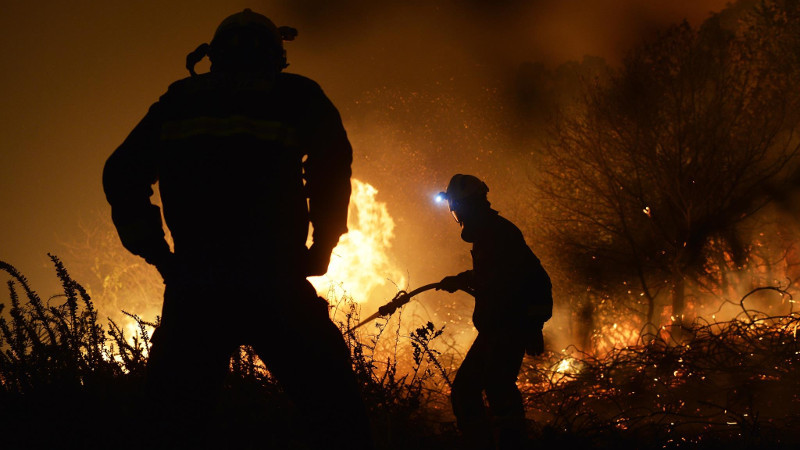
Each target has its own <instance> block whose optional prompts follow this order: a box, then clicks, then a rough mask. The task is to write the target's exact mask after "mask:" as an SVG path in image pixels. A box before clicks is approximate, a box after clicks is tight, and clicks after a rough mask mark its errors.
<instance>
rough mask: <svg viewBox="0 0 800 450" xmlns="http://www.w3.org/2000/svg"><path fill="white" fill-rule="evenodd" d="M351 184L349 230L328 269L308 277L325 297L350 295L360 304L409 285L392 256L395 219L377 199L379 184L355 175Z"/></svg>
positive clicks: (334, 253)
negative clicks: (324, 272)
mask: <svg viewBox="0 0 800 450" xmlns="http://www.w3.org/2000/svg"><path fill="white" fill-rule="evenodd" d="M351 186H352V194H351V196H350V210H349V215H348V218H347V228H348V232H347V233H346V234H345V235H343V236H342V237H341V238H340V239H339V243H338V244H337V245H336V247H335V248H334V249H333V254H332V256H331V262H330V265H329V266H328V272H327V273H326V274H325V275H323V276H321V277H309V279H308V280H309V281H310V282H311V284H312V285H314V287H315V288H316V289H317V292H318V293H319V294H320V295H321V296H323V297H324V296H326V295H327V296H328V297H329V298H330V296H331V294H333V295H335V296H336V297H337V298H339V297H341V296H348V297H350V298H352V299H353V300H354V301H355V302H358V303H364V302H367V301H370V300H371V299H375V300H376V301H378V302H383V301H388V300H389V299H391V298H392V297H393V296H394V293H395V292H396V291H397V287H398V286H403V285H404V284H405V276H404V275H403V272H402V271H401V270H399V269H398V268H397V267H396V266H395V265H394V264H393V263H392V262H391V260H390V257H389V251H390V249H391V247H392V240H393V239H394V227H395V224H394V220H393V219H392V217H391V215H389V211H388V209H387V208H386V204H385V203H383V202H379V201H377V200H376V196H377V194H378V190H377V189H375V187H373V186H372V185H370V184H368V183H365V182H363V181H359V180H357V179H355V178H353V179H352V180H351ZM332 290H333V291H334V292H331V291H332Z"/></svg>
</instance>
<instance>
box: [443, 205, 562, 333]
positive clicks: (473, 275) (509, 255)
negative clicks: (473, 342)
mask: <svg viewBox="0 0 800 450" xmlns="http://www.w3.org/2000/svg"><path fill="white" fill-rule="evenodd" d="M461 237H462V239H463V240H465V241H467V242H471V243H472V250H471V253H472V270H468V271H466V272H462V273H461V274H459V275H458V276H459V277H463V278H462V279H463V280H464V281H465V283H466V284H467V286H468V287H469V288H470V289H471V290H472V291H473V293H474V295H475V309H474V311H473V315H472V322H473V324H474V325H475V328H476V329H477V330H478V331H479V332H481V333H484V332H485V333H496V332H499V331H513V330H521V329H524V328H527V327H530V326H532V324H533V325H538V326H539V327H540V328H541V325H542V324H544V322H546V321H547V320H548V319H550V317H551V316H552V310H553V297H552V285H551V282H550V277H549V275H548V274H547V272H546V271H545V269H544V268H543V267H542V264H541V262H540V261H539V258H538V257H536V255H535V254H534V253H533V251H532V250H531V249H530V247H529V246H528V245H527V243H526V242H525V238H524V236H523V235H522V232H521V231H520V230H519V228H517V226H516V225H514V224H513V223H512V222H510V221H509V220H507V219H506V218H504V217H502V216H500V215H499V214H498V213H497V211H495V210H490V211H489V213H487V214H486V215H485V216H484V217H482V218H481V219H480V220H478V221H476V223H470V224H465V226H464V229H463V231H462V234H461Z"/></svg>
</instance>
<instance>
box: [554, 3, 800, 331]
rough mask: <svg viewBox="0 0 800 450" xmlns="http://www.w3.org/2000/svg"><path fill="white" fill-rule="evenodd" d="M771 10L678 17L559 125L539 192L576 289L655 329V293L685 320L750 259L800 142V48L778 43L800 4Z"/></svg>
mask: <svg viewBox="0 0 800 450" xmlns="http://www.w3.org/2000/svg"><path fill="white" fill-rule="evenodd" d="M765 5H769V6H764V7H763V8H761V9H759V8H755V9H748V10H746V11H744V12H742V13H741V14H742V15H743V16H742V20H740V21H734V20H731V19H730V18H728V17H727V16H724V15H714V16H712V17H710V18H709V19H708V20H706V21H705V22H704V23H703V25H702V26H700V27H698V28H694V27H692V26H690V25H689V24H688V23H681V24H678V25H675V26H672V27H671V28H669V29H667V30H666V31H664V32H663V33H661V34H660V35H659V36H658V37H657V38H656V39H654V40H652V41H650V42H648V43H646V44H644V45H641V46H639V47H636V48H634V49H633V50H632V51H631V52H630V53H629V54H628V56H627V58H626V59H625V61H624V63H623V65H622V67H621V68H619V69H618V70H616V71H613V72H612V74H611V76H610V78H609V80H608V81H607V82H596V83H593V84H589V85H587V86H586V90H585V96H584V97H583V99H582V100H581V101H580V102H578V103H577V105H578V106H579V108H573V109H570V110H569V111H568V112H566V113H564V114H562V115H561V116H559V117H558V118H557V120H555V121H554V124H553V128H552V134H551V136H550V138H549V140H548V141H547V144H546V147H545V150H546V158H545V161H544V162H543V164H542V167H543V168H544V169H543V170H544V172H545V174H546V176H544V177H543V178H542V179H541V180H540V183H539V187H540V194H542V195H543V196H544V197H545V199H546V201H547V202H548V204H547V206H546V207H544V208H543V211H546V215H545V217H544V223H545V224H547V225H546V226H548V228H549V230H550V231H551V238H552V239H553V240H554V241H555V242H557V245H559V246H560V248H563V249H564V250H565V254H564V256H566V257H567V258H565V259H564V260H563V261H562V263H563V264H564V265H565V266H566V267H570V270H572V272H571V275H572V277H573V279H574V280H577V282H576V284H575V288H576V289H575V291H576V292H578V293H573V294H574V295H575V296H576V297H578V298H580V297H585V296H584V295H582V294H579V292H581V291H583V292H586V288H587V287H590V288H592V291H593V292H595V293H596V295H597V297H598V299H604V300H606V301H608V302H609V303H610V302H611V301H612V298H613V301H623V302H624V303H625V305H624V306H625V308H627V309H628V310H629V311H632V312H634V313H635V314H637V315H638V316H639V318H640V321H641V323H653V324H655V325H656V326H657V325H658V324H659V322H660V319H659V317H658V315H659V310H658V307H659V306H660V304H659V302H658V300H659V299H669V301H670V303H671V311H672V312H671V315H672V316H673V317H674V319H675V320H681V317H682V315H683V314H684V312H685V308H686V303H687V301H686V299H687V295H689V294H692V293H696V292H697V289H698V286H708V285H709V282H713V283H717V284H719V283H720V279H721V278H722V277H725V276H727V274H728V273H729V272H735V271H739V270H741V269H743V268H744V267H745V266H746V265H747V263H748V258H749V256H750V251H751V249H752V248H754V247H755V242H754V241H752V240H750V241H748V240H745V239H746V236H747V233H745V231H746V230H747V226H748V224H749V222H748V221H750V220H751V219H752V218H753V217H757V214H758V213H759V212H760V211H761V210H762V208H763V207H764V206H765V205H766V204H768V203H769V202H770V201H772V200H773V199H774V198H775V197H774V193H775V192H776V191H780V190H781V189H782V187H783V186H785V184H784V182H785V180H786V179H787V178H788V177H789V175H790V174H791V170H790V169H792V168H793V167H794V165H796V156H797V153H798V149H799V148H800V147H799V146H800V141H798V139H797V138H796V137H795V134H796V132H797V130H798V125H800V115H798V111H800V95H799V94H800V71H799V70H797V68H798V66H797V64H796V63H792V62H791V61H796V60H797V52H798V48H797V47H792V45H790V44H775V43H774V41H773V40H772V37H774V35H777V36H783V35H784V34H788V33H787V31H788V30H795V29H796V28H797V27H798V15H797V6H796V5H795V4H794V2H786V3H785V4H780V5H779V4H778V2H767V3H765ZM723 18H726V20H723ZM788 42H796V38H795V39H794V40H793V41H791V40H790V41H788ZM570 106H574V105H570ZM778 186H782V187H780V188H779V187H778ZM762 242H763V239H762ZM719 255H722V257H718V256H719ZM709 258H716V261H715V264H713V267H709ZM626 291H633V295H631V296H625V295H616V294H617V293H619V292H622V293H624V292H626ZM593 301H594V302H597V301H598V300H597V299H595V300H593ZM579 303H580V302H579ZM662 303H663V302H662ZM579 308H580V306H579V305H576V309H579Z"/></svg>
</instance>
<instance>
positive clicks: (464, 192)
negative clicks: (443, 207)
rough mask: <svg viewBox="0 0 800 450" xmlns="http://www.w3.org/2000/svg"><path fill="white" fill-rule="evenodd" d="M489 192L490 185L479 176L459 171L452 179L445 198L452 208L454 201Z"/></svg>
mask: <svg viewBox="0 0 800 450" xmlns="http://www.w3.org/2000/svg"><path fill="white" fill-rule="evenodd" d="M488 192H489V187H488V186H486V183H484V182H483V181H481V180H480V179H479V178H478V177H475V176H473V175H463V174H460V173H457V174H455V175H453V178H451V179H450V183H448V184H447V190H446V191H445V198H447V201H448V202H449V203H450V206H451V208H452V206H453V204H454V203H458V202H461V201H464V200H465V199H468V198H471V197H474V196H484V195H486V193H488Z"/></svg>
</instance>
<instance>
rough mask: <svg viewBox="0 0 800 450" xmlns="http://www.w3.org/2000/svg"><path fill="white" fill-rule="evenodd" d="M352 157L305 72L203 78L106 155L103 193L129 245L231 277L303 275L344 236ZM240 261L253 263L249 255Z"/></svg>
mask: <svg viewBox="0 0 800 450" xmlns="http://www.w3.org/2000/svg"><path fill="white" fill-rule="evenodd" d="M351 163H352V148H351V145H350V142H349V141H348V138H347V135H346V132H345V129H344V127H343V125H342V121H341V118H340V116H339V112H338V111H337V109H336V108H335V106H334V105H333V104H332V103H331V102H330V100H329V99H328V98H327V97H326V95H325V94H324V92H323V91H322V89H321V88H320V86H319V85H318V84H317V83H316V82H314V81H312V80H310V79H308V78H306V77H303V76H300V75H296V74H290V73H279V74H277V75H276V76H275V77H268V76H266V75H262V76H259V75H254V74H242V73H238V74H234V73H225V72H213V71H212V72H209V73H205V74H201V75H197V76H193V77H189V78H186V79H183V80H179V81H177V82H175V83H173V84H172V85H171V86H170V87H169V89H168V90H167V92H166V93H165V94H164V95H162V96H161V98H160V99H159V100H158V101H157V102H156V103H154V104H153V105H152V106H151V107H150V109H149V111H148V113H147V114H146V116H145V117H144V118H143V119H142V120H141V122H140V123H139V124H138V125H137V126H136V127H135V128H134V129H133V131H132V132H131V133H130V135H129V136H128V137H127V139H125V141H124V142H123V143H122V144H121V145H120V146H119V147H118V148H117V149H116V151H115V152H114V153H113V154H112V155H111V156H110V157H109V158H108V160H107V162H106V165H105V168H104V172H103V187H104V190H105V194H106V198H107V200H108V202H109V203H110V205H111V213H112V219H113V222H114V224H115V226H116V227H117V230H118V232H119V236H120V238H121V241H122V243H123V245H124V246H125V248H127V249H128V250H129V251H131V252H132V253H134V254H136V255H139V256H142V257H144V258H145V259H146V260H148V261H150V262H153V261H157V260H158V259H159V258H161V257H163V255H164V254H165V253H167V252H169V251H170V249H169V246H168V244H167V242H166V240H165V234H164V230H163V227H162V218H161V211H160V209H159V207H158V206H156V205H154V204H153V203H152V202H151V200H150V197H151V196H152V195H153V193H154V191H153V185H154V183H156V182H158V183H159V185H158V186H159V190H160V195H161V201H162V207H163V216H164V221H165V222H166V225H167V227H168V228H169V231H170V233H171V235H172V238H173V241H174V250H175V253H176V254H178V255H181V254H182V255H184V256H189V258H188V259H189V260H191V258H193V257H194V256H198V257H202V259H203V260H204V261H212V262H213V261H214V260H219V261H221V262H222V264H220V265H221V266H224V267H226V268H229V269H232V270H236V269H237V267H236V265H237V264H239V265H246V264H249V263H251V262H252V260H253V259H258V260H259V261H260V262H261V263H263V264H267V265H270V266H274V265H275V264H277V265H278V267H279V268H280V269H284V270H287V271H291V270H294V271H296V269H297V268H298V267H301V266H302V264H303V263H304V261H303V258H304V257H305V255H306V254H307V249H306V241H307V239H308V230H309V224H311V227H312V228H313V240H314V242H315V243H320V244H322V245H324V246H327V247H329V248H330V249H332V248H333V247H334V246H335V244H336V242H337V241H338V239H339V237H340V236H341V235H342V234H344V233H345V232H346V231H347V205H348V203H349V198H350V189H351V188H350V176H351ZM247 255H250V257H248V256H247Z"/></svg>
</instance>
